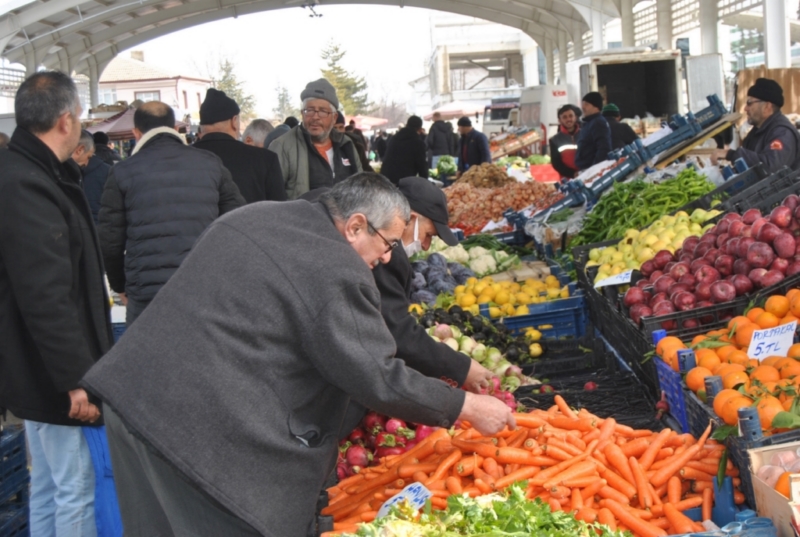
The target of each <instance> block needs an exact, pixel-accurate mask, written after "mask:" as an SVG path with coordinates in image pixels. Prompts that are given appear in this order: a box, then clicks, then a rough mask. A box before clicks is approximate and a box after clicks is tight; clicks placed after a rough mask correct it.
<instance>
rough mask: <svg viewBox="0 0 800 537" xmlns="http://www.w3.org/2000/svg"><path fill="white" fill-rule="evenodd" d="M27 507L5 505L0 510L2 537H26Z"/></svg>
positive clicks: (0, 531) (27, 531)
mask: <svg viewBox="0 0 800 537" xmlns="http://www.w3.org/2000/svg"><path fill="white" fill-rule="evenodd" d="M29 535H30V527H29V525H28V508H27V507H14V506H11V507H6V508H4V509H2V510H0V536H2V537H28V536H29Z"/></svg>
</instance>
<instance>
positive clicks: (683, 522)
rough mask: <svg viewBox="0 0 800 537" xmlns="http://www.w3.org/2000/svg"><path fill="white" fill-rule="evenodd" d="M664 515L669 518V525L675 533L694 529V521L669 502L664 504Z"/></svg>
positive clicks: (688, 531) (690, 531)
mask: <svg viewBox="0 0 800 537" xmlns="http://www.w3.org/2000/svg"><path fill="white" fill-rule="evenodd" d="M664 516H666V517H667V520H669V525H670V526H672V529H673V530H674V531H675V533H692V532H693V531H694V523H693V522H692V519H690V518H689V517H687V516H686V515H684V514H683V513H681V512H680V511H678V510H677V509H675V506H674V505H672V504H671V503H665V504H664Z"/></svg>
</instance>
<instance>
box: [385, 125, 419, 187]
mask: <svg viewBox="0 0 800 537" xmlns="http://www.w3.org/2000/svg"><path fill="white" fill-rule="evenodd" d="M421 128H422V119H420V118H419V117H417V116H411V117H410V118H408V121H407V122H406V126H405V127H403V128H402V129H400V130H399V131H397V134H395V135H394V136H393V137H392V139H391V140H389V144H388V146H387V148H386V155H385V156H384V158H383V165H382V166H381V175H383V176H384V177H386V178H387V179H389V180H390V181H391V182H392V183H394V184H395V185H396V184H397V183H398V182H399V181H400V179H402V178H403V177H414V176H415V175H419V176H420V177H424V178H425V179H427V178H428V159H427V158H426V157H425V142H423V141H422V140H421V139H420V137H419V130H420V129H421Z"/></svg>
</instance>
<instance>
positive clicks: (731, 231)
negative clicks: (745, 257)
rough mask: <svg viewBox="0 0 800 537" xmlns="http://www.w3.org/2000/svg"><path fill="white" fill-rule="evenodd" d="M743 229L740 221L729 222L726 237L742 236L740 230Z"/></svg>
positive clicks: (743, 224)
mask: <svg viewBox="0 0 800 537" xmlns="http://www.w3.org/2000/svg"><path fill="white" fill-rule="evenodd" d="M744 228H745V223H744V222H742V221H741V220H734V221H733V222H731V225H730V227H728V235H730V236H731V237H739V236H740V235H741V234H742V230H743V229H744Z"/></svg>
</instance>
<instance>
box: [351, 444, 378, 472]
mask: <svg viewBox="0 0 800 537" xmlns="http://www.w3.org/2000/svg"><path fill="white" fill-rule="evenodd" d="M345 460H346V461H347V464H348V465H350V466H359V467H361V468H366V467H367V466H369V463H370V462H371V461H372V453H370V452H369V451H367V448H365V447H364V446H359V445H354V446H350V447H349V448H348V449H347V453H345Z"/></svg>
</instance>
